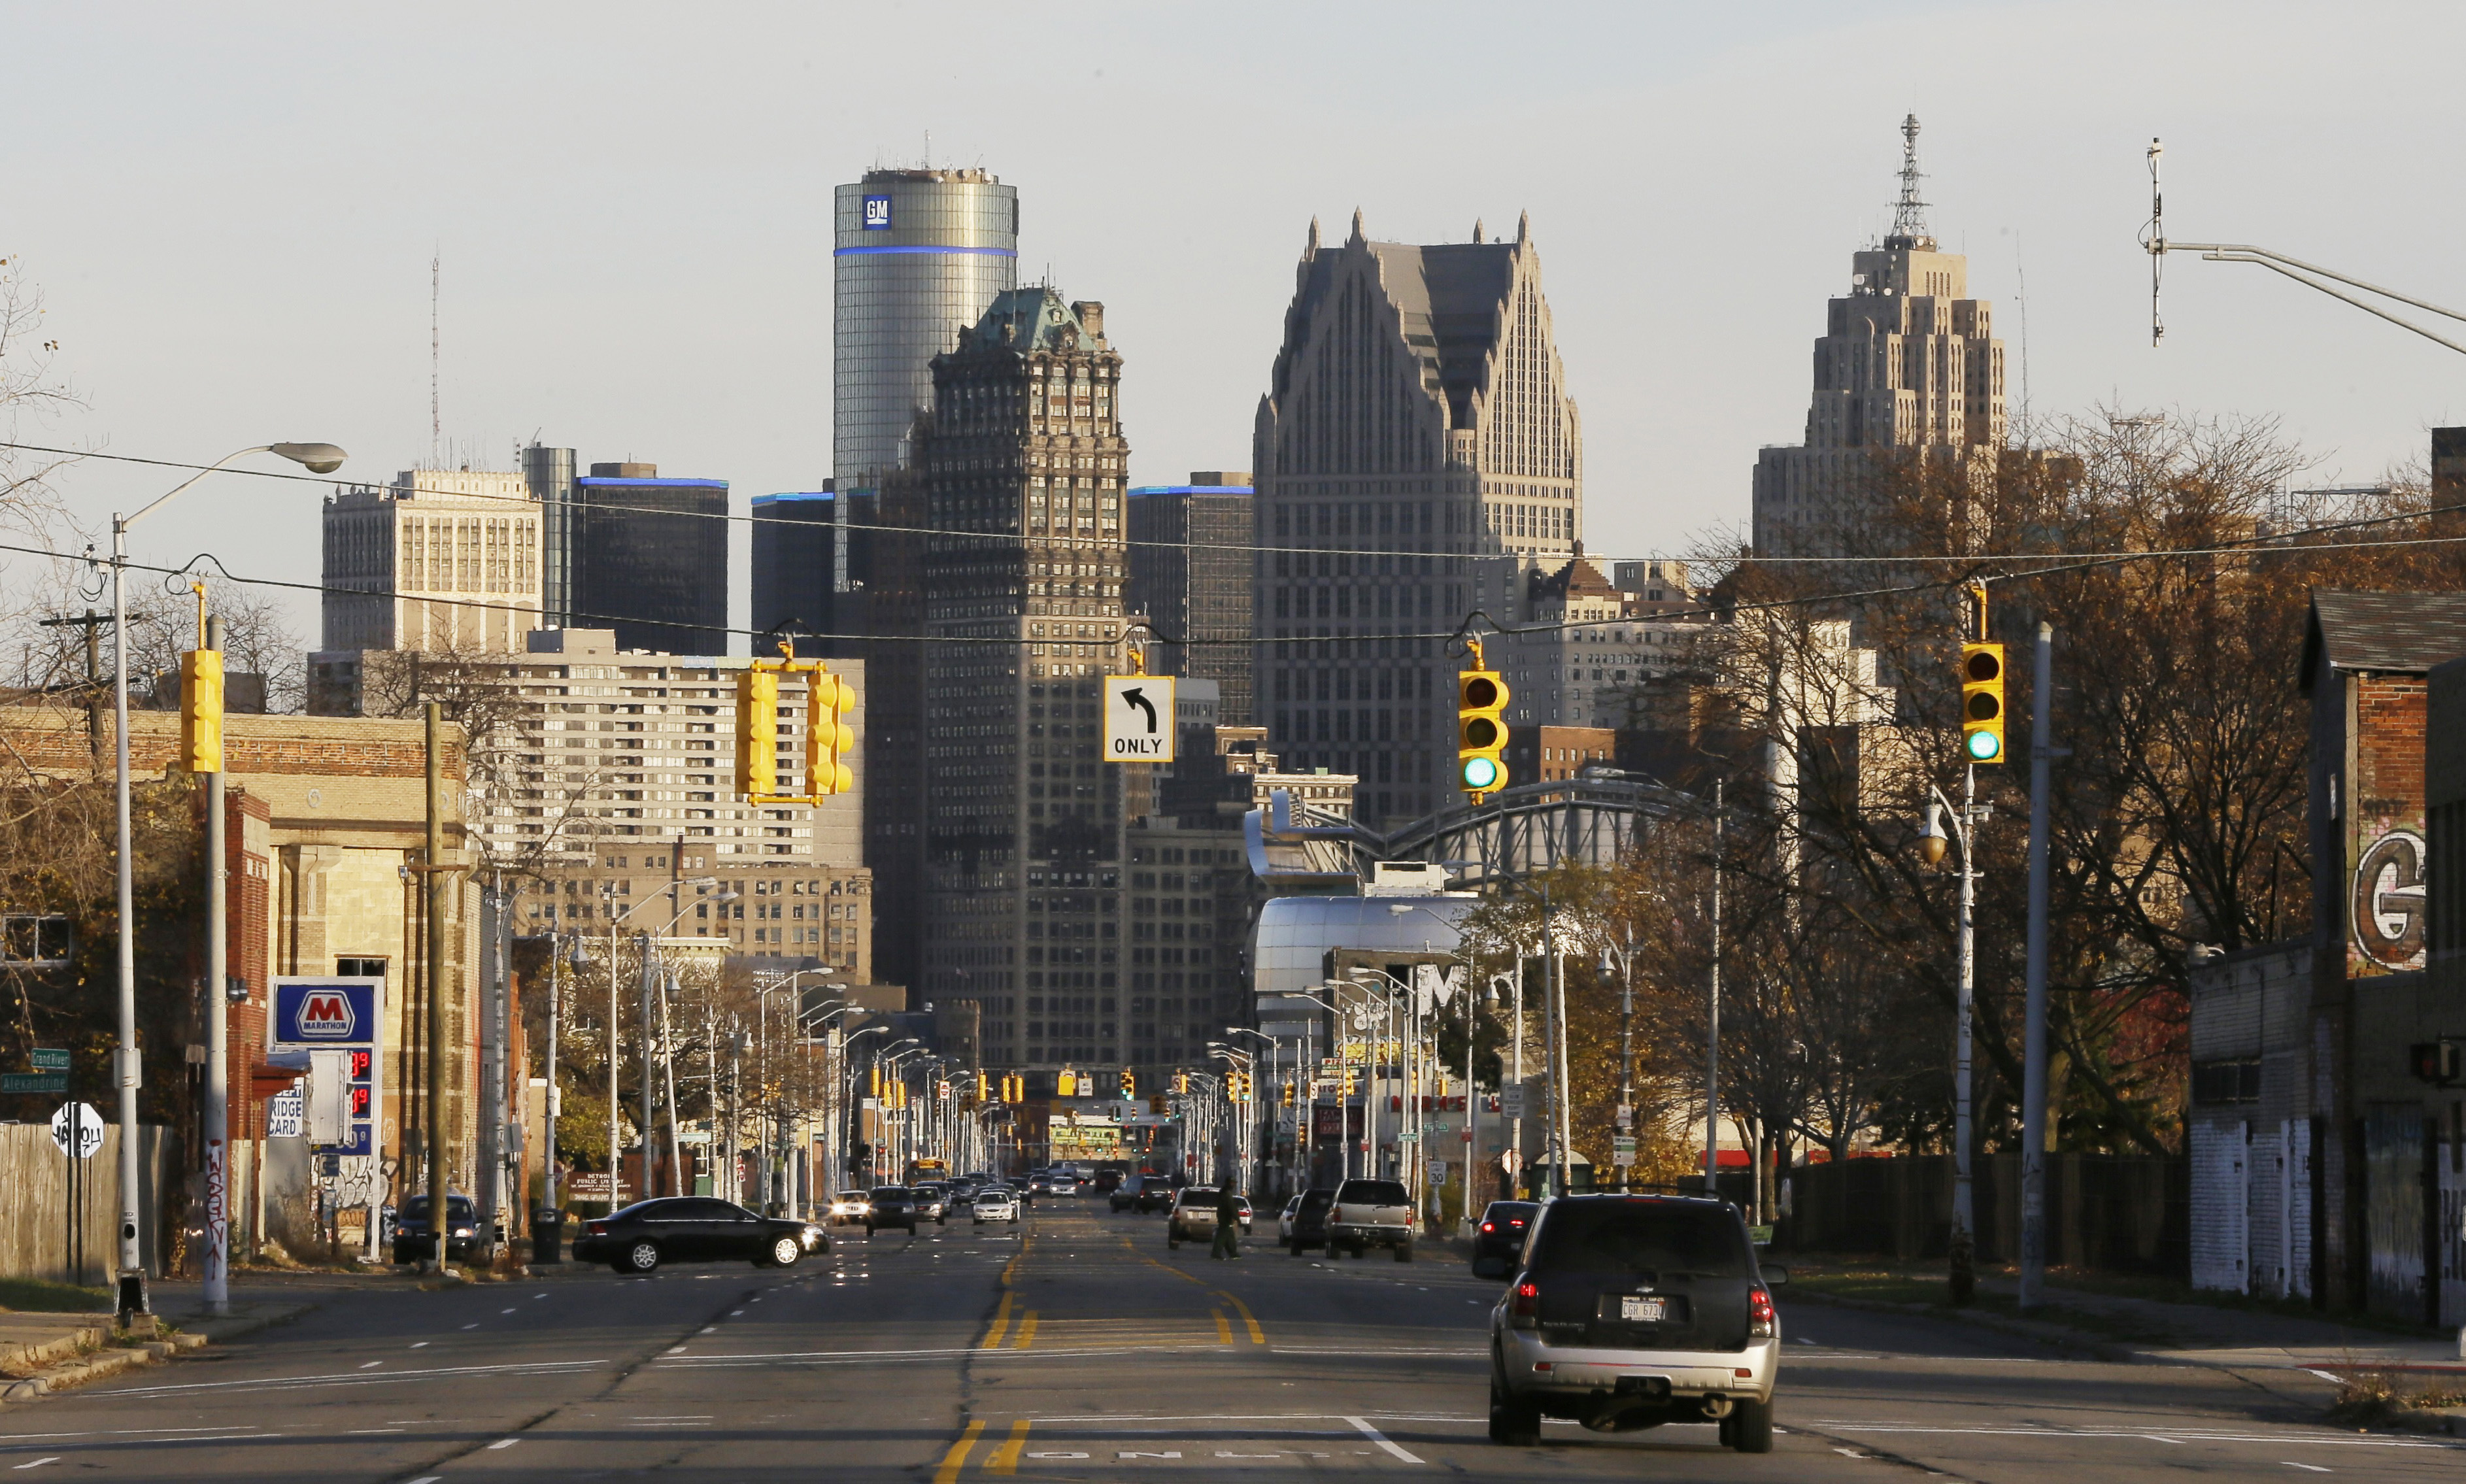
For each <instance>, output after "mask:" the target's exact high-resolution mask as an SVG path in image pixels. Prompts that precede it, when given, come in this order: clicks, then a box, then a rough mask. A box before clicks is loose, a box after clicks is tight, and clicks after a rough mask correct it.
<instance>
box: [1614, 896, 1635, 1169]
mask: <svg viewBox="0 0 2466 1484" xmlns="http://www.w3.org/2000/svg"><path fill="white" fill-rule="evenodd" d="M1619 1107H1620V1108H1622V1109H1625V1110H1626V1111H1627V1113H1626V1116H1625V1121H1622V1120H1621V1119H1619V1118H1617V1117H1613V1118H1612V1119H1611V1120H1610V1122H1611V1124H1612V1125H1613V1126H1614V1128H1615V1129H1616V1133H1613V1134H1612V1135H1611V1145H1610V1148H1611V1160H1610V1162H1611V1164H1612V1165H1613V1166H1616V1165H1617V1163H1618V1159H1617V1148H1618V1145H1617V1137H1618V1135H1619V1134H1625V1135H1629V1136H1632V1135H1633V1134H1634V1132H1635V1122H1634V1112H1633V1110H1634V1108H1635V940H1634V939H1633V938H1629V939H1627V945H1626V951H1625V952H1624V953H1622V954H1620V955H1619ZM1634 1168H1635V1166H1634V1165H1631V1164H1630V1165H1627V1166H1625V1168H1622V1169H1620V1170H1619V1177H1620V1178H1619V1184H1620V1185H1621V1186H1622V1187H1624V1186H1625V1184H1626V1177H1627V1175H1628V1174H1629V1172H1631V1171H1632V1170H1634Z"/></svg>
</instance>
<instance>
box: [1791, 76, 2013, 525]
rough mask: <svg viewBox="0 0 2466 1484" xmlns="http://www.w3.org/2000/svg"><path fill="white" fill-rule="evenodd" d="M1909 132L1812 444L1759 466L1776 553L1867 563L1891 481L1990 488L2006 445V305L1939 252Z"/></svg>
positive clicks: (1828, 357) (1854, 294) (1906, 129)
mask: <svg viewBox="0 0 2466 1484" xmlns="http://www.w3.org/2000/svg"><path fill="white" fill-rule="evenodd" d="M1901 136H1902V142H1903V143H1902V163H1901V195H1900V201H1899V203H1898V205H1897V206H1896V207H1895V209H1894V214H1893V230H1892V233H1891V235H1889V236H1886V237H1885V238H1884V243H1883V246H1882V247H1880V248H1869V249H1866V250H1864V251H1862V252H1858V253H1855V254H1853V255H1851V259H1850V292H1849V293H1848V294H1847V295H1845V296H1843V297H1841V298H1838V299H1835V300H1833V301H1832V302H1831V304H1830V305H1829V306H1828V308H1827V313H1826V319H1825V332H1824V334H1823V336H1822V337H1821V338H1819V339H1818V340H1817V341H1816V342H1815V394H1814V398H1813V400H1812V401H1811V402H1810V403H1809V405H1808V407H1807V413H1806V440H1805V442H1804V443H1800V444H1795V445H1792V446H1789V447H1782V448H1766V449H1764V450H1762V451H1761V452H1760V453H1759V454H1758V455H1757V456H1756V473H1755V512H1754V521H1755V525H1754V539H1755V549H1756V551H1758V552H1760V553H1761V554H1763V555H1767V556H1833V555H1850V554H1856V552H1857V551H1858V550H1859V549H1860V547H1861V545H1862V542H1863V540H1864V538H1863V536H1862V530H1863V528H1865V526H1866V524H1867V521H1868V517H1869V514H1870V511H1869V509H1868V506H1870V504H1871V503H1872V500H1873V499H1874V498H1875V496H1874V484H1875V481H1876V478H1877V477H1878V476H1879V475H1880V474H1884V473H1886V472H1888V471H1889V470H1890V469H1891V468H1892V467H1893V466H1894V464H1895V463H1898V462H1900V461H1906V460H1908V459H1911V458H1916V459H1919V460H1923V461H1935V462H1938V463H1940V464H1943V465H1947V466H1949V467H1950V468H1951V469H1953V470H1954V471H1956V472H1960V473H1963V474H1965V475H1966V476H1967V477H1968V478H1970V479H1973V480H1978V479H1984V478H1985V477H1987V476H1988V475H1990V474H1991V473H1992V472H1993V470H1994V466H1995V461H1996V457H1997V454H1998V452H1999V451H2000V450H2001V449H2002V448H2003V446H2004V438H2005V417H2004V342H2002V341H2000V340H1998V339H1996V338H1995V332H1994V309H1993V305H1991V304H1988V303H1987V301H1985V300H1983V299H1972V298H1970V297H1969V259H1967V258H1965V257H1963V256H1962V255H1961V254H1959V253H1946V252H1939V251H1938V250H1937V246H1936V239H1935V236H1933V234H1932V233H1930V232H1929V231H1928V229H1927V220H1926V203H1925V202H1924V201H1921V200H1920V199H1919V198H1918V181H1919V179H1920V176H1919V174H1918V168H1917V144H1918V121H1917V116H1916V115H1912V116H1910V117H1909V118H1908V119H1906V120H1904V121H1903V122H1902V124H1901ZM1979 534H1981V535H1983V534H1984V532H1980V533H1979Z"/></svg>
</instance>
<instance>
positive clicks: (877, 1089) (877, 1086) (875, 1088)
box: [865, 1062, 882, 1097]
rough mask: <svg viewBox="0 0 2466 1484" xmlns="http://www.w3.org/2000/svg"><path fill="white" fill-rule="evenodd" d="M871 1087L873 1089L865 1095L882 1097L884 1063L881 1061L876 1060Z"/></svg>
mask: <svg viewBox="0 0 2466 1484" xmlns="http://www.w3.org/2000/svg"><path fill="white" fill-rule="evenodd" d="M871 1087H872V1091H870V1092H868V1093H866V1094H865V1095H866V1096H868V1097H880V1096H881V1095H882V1064H881V1063H879V1062H876V1063H875V1064H874V1066H873V1079H872V1082H871Z"/></svg>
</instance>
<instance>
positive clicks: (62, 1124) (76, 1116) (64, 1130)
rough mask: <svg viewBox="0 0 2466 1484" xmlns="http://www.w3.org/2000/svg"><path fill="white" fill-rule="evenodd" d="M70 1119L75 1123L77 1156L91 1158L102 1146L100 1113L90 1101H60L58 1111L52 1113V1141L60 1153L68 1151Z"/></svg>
mask: <svg viewBox="0 0 2466 1484" xmlns="http://www.w3.org/2000/svg"><path fill="white" fill-rule="evenodd" d="M72 1120H74V1121H75V1123H76V1125H77V1157H78V1158H80V1159H91V1158H94V1152H95V1151H96V1150H98V1149H101V1147H102V1114H101V1113H96V1112H95V1111H94V1105H93V1104H92V1103H62V1104H61V1105H60V1111H59V1112H57V1113H54V1114H52V1143H53V1145H54V1146H55V1147H56V1148H57V1149H58V1150H59V1152H60V1153H62V1154H67V1153H68V1152H69V1126H70V1123H71V1121H72Z"/></svg>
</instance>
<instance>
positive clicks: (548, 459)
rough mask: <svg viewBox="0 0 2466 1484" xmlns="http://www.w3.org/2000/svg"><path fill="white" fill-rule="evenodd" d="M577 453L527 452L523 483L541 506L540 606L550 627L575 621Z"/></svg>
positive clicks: (536, 448)
mask: <svg viewBox="0 0 2466 1484" xmlns="http://www.w3.org/2000/svg"><path fill="white" fill-rule="evenodd" d="M573 471H574V458H573V450H572V449H571V448H549V447H548V446H546V445H545V444H540V443H533V444H531V445H530V446H529V447H528V448H526V449H524V450H523V483H525V484H526V485H527V486H529V489H530V493H531V498H532V499H534V500H536V501H538V502H539V506H540V603H541V608H542V614H543V617H544V618H545V619H546V620H547V622H548V625H549V627H550V628H559V629H561V628H567V627H570V626H571V625H572V622H573Z"/></svg>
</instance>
